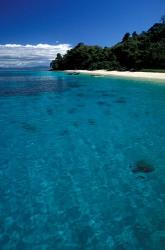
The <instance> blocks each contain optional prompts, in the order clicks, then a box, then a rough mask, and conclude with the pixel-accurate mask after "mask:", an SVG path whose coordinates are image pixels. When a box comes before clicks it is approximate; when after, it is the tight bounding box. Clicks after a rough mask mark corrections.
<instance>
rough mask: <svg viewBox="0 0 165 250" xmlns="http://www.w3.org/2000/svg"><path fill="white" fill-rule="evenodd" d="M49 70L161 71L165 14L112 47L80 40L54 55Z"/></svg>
mask: <svg viewBox="0 0 165 250" xmlns="http://www.w3.org/2000/svg"><path fill="white" fill-rule="evenodd" d="M50 68H51V70H69V69H71V70H76V69H79V70H80V69H81V70H99V69H105V70H120V71H125V70H132V71H133V70H145V69H151V70H164V69H165V16H163V17H162V18H161V22H159V23H155V24H154V25H153V26H152V27H151V28H150V29H149V30H148V31H146V32H144V31H143V32H142V33H140V34H137V33H136V32H133V33H132V34H130V33H126V34H125V35H124V37H123V39H122V41H121V42H119V43H117V44H116V45H114V46H112V47H104V48H103V47H101V46H97V45H95V46H89V45H85V44H84V43H79V44H78V45H76V46H75V47H74V48H73V49H70V50H68V51H67V53H66V54H65V55H63V56H62V55H61V54H59V53H58V54H57V56H56V59H55V60H53V61H52V62H51V64H50Z"/></svg>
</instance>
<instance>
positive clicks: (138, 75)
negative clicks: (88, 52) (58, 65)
mask: <svg viewBox="0 0 165 250" xmlns="http://www.w3.org/2000/svg"><path fill="white" fill-rule="evenodd" d="M65 72H68V73H81V74H90V75H92V76H118V77H127V78H128V77H132V78H144V79H151V80H152V79H155V80H164V81H165V73H157V72H130V71H107V70H93V71H90V70H66V71H65Z"/></svg>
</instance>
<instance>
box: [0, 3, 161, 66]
mask: <svg viewBox="0 0 165 250" xmlns="http://www.w3.org/2000/svg"><path fill="white" fill-rule="evenodd" d="M164 14H165V0H138V1H136V0H135V1H131V0H77V1H76V0H0V67H2V66H11V65H15V64H16V65H18V66H29V65H32V66H34V65H36V64H38V65H47V63H48V62H49V61H50V60H51V59H53V58H54V57H55V56H56V53H57V52H61V53H62V54H64V53H65V52H66V51H67V50H68V49H69V48H71V47H72V46H75V45H76V44H77V43H79V42H84V43H86V44H98V45H101V46H112V45H113V44H115V43H116V42H118V41H120V40H121V39H122V37H123V35H124V34H125V33H126V32H130V33H131V32H133V31H137V32H138V33H139V32H141V31H143V30H147V29H149V28H150V27H151V26H152V25H153V24H154V23H155V22H159V21H160V17H161V16H162V15H164ZM34 51H35V52H34ZM26 57H27V60H26Z"/></svg>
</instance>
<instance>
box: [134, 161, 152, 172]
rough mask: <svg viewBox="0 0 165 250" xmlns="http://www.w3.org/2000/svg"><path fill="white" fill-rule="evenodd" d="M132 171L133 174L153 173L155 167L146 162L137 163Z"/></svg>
mask: <svg viewBox="0 0 165 250" xmlns="http://www.w3.org/2000/svg"><path fill="white" fill-rule="evenodd" d="M131 169H132V172H133V173H151V172H153V171H154V170H155V168H154V166H153V165H151V164H150V163H148V162H147V161H145V160H140V161H137V162H136V164H135V165H134V166H131Z"/></svg>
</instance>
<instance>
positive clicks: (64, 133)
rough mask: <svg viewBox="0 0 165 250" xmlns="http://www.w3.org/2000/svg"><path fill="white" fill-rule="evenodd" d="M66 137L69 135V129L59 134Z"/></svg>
mask: <svg viewBox="0 0 165 250" xmlns="http://www.w3.org/2000/svg"><path fill="white" fill-rule="evenodd" d="M66 135H69V130H68V129H63V130H61V131H60V133H59V136H66Z"/></svg>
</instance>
